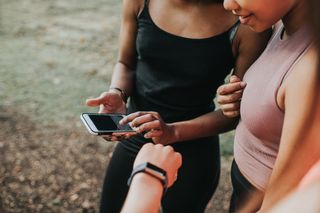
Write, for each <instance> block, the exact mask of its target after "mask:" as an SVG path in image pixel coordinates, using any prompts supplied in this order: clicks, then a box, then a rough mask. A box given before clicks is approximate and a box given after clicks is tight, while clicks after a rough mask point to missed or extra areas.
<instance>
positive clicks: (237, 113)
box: [223, 111, 240, 118]
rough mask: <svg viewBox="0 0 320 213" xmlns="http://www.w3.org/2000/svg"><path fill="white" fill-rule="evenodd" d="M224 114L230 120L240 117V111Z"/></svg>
mask: <svg viewBox="0 0 320 213" xmlns="http://www.w3.org/2000/svg"><path fill="white" fill-rule="evenodd" d="M223 114H224V115H225V116H226V117H228V118H235V117H238V116H239V115H240V111H230V112H223Z"/></svg>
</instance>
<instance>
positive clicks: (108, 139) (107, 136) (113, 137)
mask: <svg viewBox="0 0 320 213" xmlns="http://www.w3.org/2000/svg"><path fill="white" fill-rule="evenodd" d="M102 137H103V139H105V140H106V141H119V140H120V138H119V137H117V136H113V135H103V136H102Z"/></svg>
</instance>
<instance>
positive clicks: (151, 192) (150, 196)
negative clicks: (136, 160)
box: [121, 173, 163, 213]
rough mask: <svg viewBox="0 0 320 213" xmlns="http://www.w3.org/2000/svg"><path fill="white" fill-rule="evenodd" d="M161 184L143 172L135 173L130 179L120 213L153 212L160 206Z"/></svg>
mask: <svg viewBox="0 0 320 213" xmlns="http://www.w3.org/2000/svg"><path fill="white" fill-rule="evenodd" d="M162 193H163V186H162V184H161V182H160V181H159V180H158V179H156V178H154V177H151V176H150V175H148V174H145V173H139V174H136V175H135V176H134V178H133V180H132V183H131V186H130V189H129V193H128V195H127V199H126V201H125V204H124V206H123V209H122V211H121V212H122V213H129V212H130V213H153V212H158V211H159V208H160V202H161V197H162Z"/></svg>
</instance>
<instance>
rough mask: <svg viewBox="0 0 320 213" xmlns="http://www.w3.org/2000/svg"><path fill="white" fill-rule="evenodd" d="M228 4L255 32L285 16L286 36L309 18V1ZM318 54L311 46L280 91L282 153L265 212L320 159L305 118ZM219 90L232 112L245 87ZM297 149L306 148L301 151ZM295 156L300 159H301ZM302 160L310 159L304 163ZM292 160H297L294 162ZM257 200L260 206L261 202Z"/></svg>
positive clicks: (228, 1)
mask: <svg viewBox="0 0 320 213" xmlns="http://www.w3.org/2000/svg"><path fill="white" fill-rule="evenodd" d="M224 5H225V7H226V8H227V9H228V10H232V11H233V13H234V14H237V15H239V16H240V20H242V22H243V23H244V24H247V25H249V26H250V28H252V29H253V30H255V31H261V30H263V29H265V28H267V27H270V26H271V25H272V24H275V23H276V22H277V21H278V20H279V19H281V20H282V21H283V24H284V27H285V33H284V37H283V39H286V37H290V36H291V35H292V34H294V33H295V32H296V31H297V30H298V29H299V28H300V27H301V26H302V25H303V24H304V23H305V21H306V19H305V1H296V0H284V1H281V2H280V1H274V0H271V1H268V3H267V4H266V1H264V0H255V1H251V0H225V2H224ZM268 11H272V13H268ZM317 57H318V56H317V54H316V51H315V49H314V48H311V49H309V50H308V51H307V52H306V54H305V55H304V56H303V57H302V58H301V59H300V61H299V62H298V63H296V64H295V65H294V67H293V70H292V72H291V74H290V75H289V76H288V77H287V78H286V79H285V80H284V82H283V84H282V85H281V87H280V89H279V91H278V94H277V97H276V100H277V104H278V105H279V107H280V108H281V110H282V111H283V112H284V115H285V117H284V124H283V131H282V135H281V140H280V148H279V153H278V156H277V159H276V162H275V165H274V168H273V172H272V175H271V178H270V181H269V185H268V187H267V190H266V192H265V196H264V199H263V204H262V207H261V212H263V211H265V210H266V209H268V208H270V207H271V206H272V205H273V204H274V203H275V202H277V201H278V200H279V199H280V198H281V197H283V196H284V195H285V194H287V193H288V192H289V191H290V190H291V189H292V188H294V187H295V186H296V185H297V184H298V183H299V181H300V180H301V178H302V177H303V175H304V174H305V173H306V172H307V171H308V169H310V167H311V166H312V165H313V164H314V163H315V162H316V160H317V159H319V154H320V149H314V147H317V145H316V143H315V140H312V141H309V142H307V143H306V142H305V140H303V137H302V136H303V135H304V136H305V132H306V126H307V125H306V123H305V122H304V121H310V116H312V115H311V114H310V109H312V107H313V104H314V102H313V98H312V97H316V91H317V90H315V88H316V85H317V68H316V65H317V63H316V62H317ZM306 73H307V74H306ZM238 83H239V82H238ZM232 87H233V88H232ZM218 91H220V94H219V97H218V101H219V103H220V104H229V105H228V106H226V107H222V108H223V109H226V108H227V111H229V112H230V111H232V107H230V103H233V102H234V101H235V100H236V98H237V97H238V96H236V95H235V94H234V92H236V93H241V92H242V89H239V87H238V88H236V87H235V86H234V84H232V83H231V84H229V85H225V86H222V87H221V88H219V89H218ZM236 101H239V99H238V100H236ZM238 110H239V109H237V110H235V111H238ZM297 150H303V151H301V152H297ZM293 159H299V162H296V161H295V160H293ZM301 159H308V160H307V161H304V163H301ZM292 161H294V162H295V163H294V164H293V163H291V162H292ZM293 167H294V168H293ZM289 168H290V169H289ZM288 171H289V173H288ZM249 181H250V180H249ZM257 203H258V204H257V205H259V202H257Z"/></svg>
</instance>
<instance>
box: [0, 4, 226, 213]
mask: <svg viewBox="0 0 320 213" xmlns="http://www.w3.org/2000/svg"><path fill="white" fill-rule="evenodd" d="M120 7H121V5H120V1H116V0H92V1H85V0H69V1H65V0H24V1H18V0H0V212H1V213H2V212H97V205H98V202H99V196H100V187H101V181H102V179H103V176H104V170H105V166H106V165H107V162H108V160H109V158H110V156H111V152H112V148H113V146H114V145H113V144H111V143H106V142H104V141H103V140H101V139H97V138H94V137H92V136H90V135H88V134H87V132H86V131H85V129H84V127H83V126H82V124H81V123H80V121H79V114H80V113H81V112H83V111H95V109H88V108H87V107H86V106H84V103H83V102H84V100H85V98H87V97H89V96H92V95H97V94H99V93H100V92H101V91H103V90H104V89H105V88H106V87H107V85H106V84H107V83H106V82H108V80H109V78H110V74H111V71H112V66H113V63H114V61H115V58H116V50H117V36H118V31H119V22H120V20H119V17H120V16H119V11H120ZM230 137H232V135H231V134H229V135H225V136H223V137H222V140H223V141H224V142H223V143H222V145H223V148H222V150H223V152H224V153H230V144H231V143H226V142H225V141H229V140H230ZM229 165H230V158H228V157H224V158H223V160H222V175H221V181H220V186H219V189H218V191H217V192H216V194H215V196H214V198H213V200H212V202H211V203H210V206H209V207H208V210H207V212H226V210H227V207H228V199H229V196H230V182H229V176H228V173H227V171H228V170H229Z"/></svg>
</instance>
